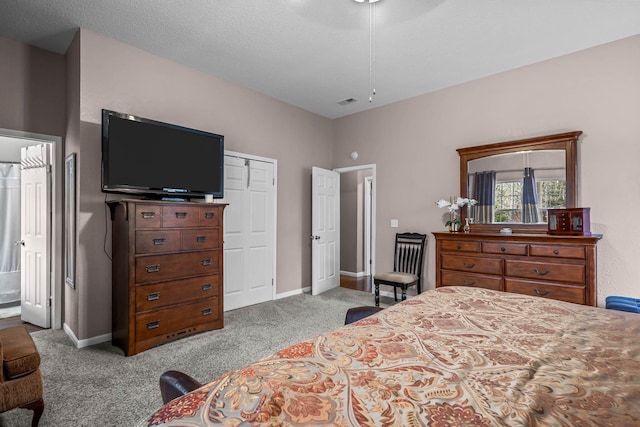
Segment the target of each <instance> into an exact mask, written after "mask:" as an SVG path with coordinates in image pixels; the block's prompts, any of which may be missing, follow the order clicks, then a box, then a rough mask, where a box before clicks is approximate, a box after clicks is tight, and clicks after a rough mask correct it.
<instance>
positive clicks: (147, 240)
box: [136, 229, 180, 254]
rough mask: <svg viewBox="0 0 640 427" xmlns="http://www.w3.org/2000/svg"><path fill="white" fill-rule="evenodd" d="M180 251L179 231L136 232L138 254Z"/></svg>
mask: <svg viewBox="0 0 640 427" xmlns="http://www.w3.org/2000/svg"><path fill="white" fill-rule="evenodd" d="M179 250H180V231H179V230H162V229H159V230H138V231H136V254H149V253H158V252H175V251H179Z"/></svg>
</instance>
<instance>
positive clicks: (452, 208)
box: [449, 203, 460, 212]
mask: <svg viewBox="0 0 640 427" xmlns="http://www.w3.org/2000/svg"><path fill="white" fill-rule="evenodd" d="M459 208H460V207H459V206H458V205H457V204H456V203H453V204H451V206H449V212H455V211H457V210H458V209H459Z"/></svg>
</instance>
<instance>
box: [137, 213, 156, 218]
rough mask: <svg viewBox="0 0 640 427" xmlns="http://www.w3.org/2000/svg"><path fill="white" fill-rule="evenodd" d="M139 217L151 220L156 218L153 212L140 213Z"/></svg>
mask: <svg viewBox="0 0 640 427" xmlns="http://www.w3.org/2000/svg"><path fill="white" fill-rule="evenodd" d="M140 215H142V219H151V218H155V217H156V213H155V212H140Z"/></svg>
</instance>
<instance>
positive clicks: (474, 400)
mask: <svg viewBox="0 0 640 427" xmlns="http://www.w3.org/2000/svg"><path fill="white" fill-rule="evenodd" d="M639 336H640V315H637V314H632V313H624V312H619V311H613V310H605V309H601V308H595V307H588V306H583V305H577V304H571V303H566V302H561V301H555V300H549V299H544V298H539V297H529V296H525V295H519V294H512V293H505V292H497V291H491V290H486V289H476V288H468V287H442V288H438V289H436V290H432V291H427V292H424V293H422V294H421V295H419V296H417V297H414V298H412V299H409V300H407V301H405V302H403V303H402V304H398V305H395V306H392V307H390V308H388V309H385V310H383V311H381V312H379V313H377V314H375V315H373V316H371V317H368V318H365V319H363V320H360V321H358V322H356V323H353V324H351V325H347V326H344V327H341V328H339V329H337V330H335V331H331V332H327V333H324V334H321V335H318V336H316V337H314V338H312V339H310V340H308V341H304V342H301V343H298V344H296V345H293V346H291V347H288V348H285V349H283V350H281V351H279V352H278V353H276V354H274V355H272V356H269V357H267V358H264V359H262V360H260V361H258V362H255V363H253V364H250V365H248V366H246V367H244V368H242V369H238V370H233V371H230V372H227V373H226V374H224V375H222V376H221V377H219V378H217V379H216V380H214V381H212V382H210V383H208V384H206V385H204V386H203V387H201V388H199V389H197V390H195V391H193V392H192V393H189V394H187V395H185V396H183V397H180V398H178V399H175V400H173V401H171V402H169V403H168V404H166V405H165V406H164V407H162V408H161V409H160V410H158V411H157V412H156V413H155V414H153V415H151V416H150V417H149V418H148V419H147V420H146V421H145V423H144V424H143V425H148V426H172V425H173V426H178V425H180V426H197V425H201V426H220V425H225V426H239V425H243V426H244V425H270V426H276V425H282V426H286V425H292V426H307V425H332V426H333V425H336V426H350V425H354V426H374V425H375V426H422V425H429V426H453V425H460V426H462V425H463V426H499V425H509V426H513V425H544V426H551V425H553V426H576V425H598V426H607V425H608V426H628V425H640V340H639V339H638V337H639Z"/></svg>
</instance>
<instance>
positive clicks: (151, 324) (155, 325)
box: [147, 320, 160, 329]
mask: <svg viewBox="0 0 640 427" xmlns="http://www.w3.org/2000/svg"><path fill="white" fill-rule="evenodd" d="M159 327H160V321H159V320H156V321H155V322H149V323H147V329H156V328H159Z"/></svg>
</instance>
